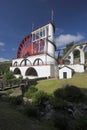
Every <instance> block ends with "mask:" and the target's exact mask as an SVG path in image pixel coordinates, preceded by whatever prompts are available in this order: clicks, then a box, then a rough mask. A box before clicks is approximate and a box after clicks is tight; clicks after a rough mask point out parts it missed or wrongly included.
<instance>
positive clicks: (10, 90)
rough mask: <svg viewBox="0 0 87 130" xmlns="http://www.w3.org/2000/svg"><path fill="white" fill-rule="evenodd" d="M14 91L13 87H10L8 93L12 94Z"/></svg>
mask: <svg viewBox="0 0 87 130" xmlns="http://www.w3.org/2000/svg"><path fill="white" fill-rule="evenodd" d="M13 92H14V90H13V89H9V90H7V91H6V94H8V95H10V94H12V93H13Z"/></svg>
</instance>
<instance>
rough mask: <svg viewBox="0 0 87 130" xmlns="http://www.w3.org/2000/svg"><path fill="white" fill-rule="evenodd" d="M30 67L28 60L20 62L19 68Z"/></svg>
mask: <svg viewBox="0 0 87 130" xmlns="http://www.w3.org/2000/svg"><path fill="white" fill-rule="evenodd" d="M27 65H31V62H30V61H29V60H28V59H24V60H22V61H21V63H20V66H27Z"/></svg>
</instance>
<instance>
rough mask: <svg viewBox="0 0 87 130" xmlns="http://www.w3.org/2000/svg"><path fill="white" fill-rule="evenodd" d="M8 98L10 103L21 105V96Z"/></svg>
mask: <svg viewBox="0 0 87 130" xmlns="http://www.w3.org/2000/svg"><path fill="white" fill-rule="evenodd" d="M9 100H10V103H11V104H12V105H21V104H22V103H23V98H22V96H17V97H10V99H9Z"/></svg>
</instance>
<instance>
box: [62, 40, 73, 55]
mask: <svg viewBox="0 0 87 130" xmlns="http://www.w3.org/2000/svg"><path fill="white" fill-rule="evenodd" d="M73 45H74V42H71V43H68V44H66V48H65V49H64V50H63V53H64V55H65V54H66V53H67V52H68V50H70V49H71V47H72V46H73Z"/></svg>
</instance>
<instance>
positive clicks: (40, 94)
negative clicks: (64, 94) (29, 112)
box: [33, 91, 49, 105]
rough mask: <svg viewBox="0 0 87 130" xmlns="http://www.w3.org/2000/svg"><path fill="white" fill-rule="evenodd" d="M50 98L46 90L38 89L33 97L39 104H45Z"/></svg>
mask: <svg viewBox="0 0 87 130" xmlns="http://www.w3.org/2000/svg"><path fill="white" fill-rule="evenodd" d="M48 99H49V96H48V95H47V93H45V92H44V91H37V92H36V93H35V95H34V97H33V101H34V102H35V103H36V104H37V105H42V104H44V103H45V102H46V101H47V100H48Z"/></svg>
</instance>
